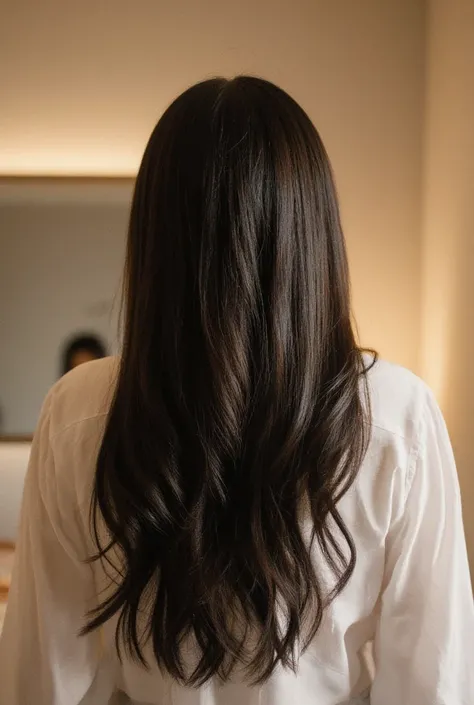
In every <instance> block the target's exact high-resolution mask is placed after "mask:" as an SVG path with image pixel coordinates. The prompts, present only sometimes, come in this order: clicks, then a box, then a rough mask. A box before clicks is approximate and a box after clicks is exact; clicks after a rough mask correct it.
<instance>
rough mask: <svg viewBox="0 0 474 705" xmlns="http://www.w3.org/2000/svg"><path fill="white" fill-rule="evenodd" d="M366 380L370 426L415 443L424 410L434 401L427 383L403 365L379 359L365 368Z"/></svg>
mask: <svg viewBox="0 0 474 705" xmlns="http://www.w3.org/2000/svg"><path fill="white" fill-rule="evenodd" d="M369 367H370V365H369ZM367 382H368V390H369V397H370V404H371V417H372V426H373V427H374V428H376V429H379V430H381V431H385V432H387V433H389V434H391V435H394V436H397V437H398V438H403V439H405V441H406V442H407V443H408V444H410V445H411V444H412V443H415V442H416V438H417V435H418V433H419V428H420V424H421V423H422V421H423V417H424V416H425V414H426V411H427V409H428V408H429V407H432V405H433V404H436V402H435V401H434V396H433V393H432V392H431V390H430V388H429V387H428V386H427V384H426V383H425V382H423V380H422V379H420V378H419V377H417V376H416V375H415V374H414V373H413V372H410V371H409V370H407V369H405V368H404V367H400V366H399V365H394V364H392V363H389V362H386V361H385V360H380V359H378V360H377V361H376V362H375V363H374V364H373V366H372V367H370V369H369V370H368V372H367Z"/></svg>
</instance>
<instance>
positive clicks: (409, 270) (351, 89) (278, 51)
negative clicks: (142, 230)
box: [0, 0, 425, 369]
mask: <svg viewBox="0 0 474 705" xmlns="http://www.w3.org/2000/svg"><path fill="white" fill-rule="evenodd" d="M424 56H425V51H424V2H423V0H383V2H381V0H358V1H357V2H356V1H355V0H334V2H328V0H285V1H283V0H240V1H239V2H223V1H222V0H201V1H200V2H195V1H194V0H177V1H176V2H163V1H159V0H140V2H131V1H130V0H114V1H113V2H112V1H110V2H105V0H104V1H101V2H99V1H97V0H82V1H81V2H74V3H73V2H63V0H43V1H42V2H37V3H33V2H31V0H16V2H15V3H13V2H12V3H10V4H9V5H8V9H6V10H4V12H3V13H2V26H1V28H0V72H1V75H0V86H1V89H0V90H1V105H2V109H1V118H0V119H1V129H0V173H2V172H3V173H10V174H11V173H28V174H31V173H68V174H70V173H73V174H79V173H87V174H93V173H96V174H97V173H100V174H132V173H134V172H135V170H136V168H137V165H138V162H139V159H140V156H141V153H142V150H143V147H144V143H145V140H146V139H147V137H148V134H149V132H150V130H151V128H152V126H153V125H154V123H155V121H156V119H157V118H158V117H159V115H160V113H161V112H162V111H163V109H164V107H165V106H166V104H167V103H168V102H169V101H170V100H171V99H172V98H173V97H174V96H175V95H176V93H177V92H179V91H181V90H182V89H183V88H185V87H186V86H187V85H188V84H190V83H192V82H194V81H196V80H198V79H201V78H203V77H205V76H209V75H213V74H219V73H220V74H225V75H231V74H234V73H236V72H251V73H257V74H261V75H264V76H266V77H268V78H270V79H272V80H274V81H276V82H278V83H280V84H281V85H282V86H283V87H284V88H286V89H288V90H289V91H291V92H292V93H293V94H294V95H295V97H296V98H297V99H298V100H299V101H300V102H301V103H302V104H303V106H304V107H305V108H306V109H307V110H308V112H309V113H310V115H311V117H312V118H313V120H314V121H315V123H316V125H317V126H318V128H319V129H320V131H321V133H322V136H323V138H324V140H325V142H326V144H327V146H328V149H329V152H330V154H331V156H332V159H333V163H334V167H335V171H336V176H337V180H338V183H339V187H340V193H341V199H342V206H343V216H344V222H345V227H346V232H347V237H348V242H349V249H350V256H351V261H352V268H353V281H354V302H355V310H356V315H357V318H358V321H359V326H360V330H361V335H362V340H363V342H364V343H367V344H371V345H373V346H375V347H377V348H378V349H379V350H380V352H381V353H382V354H383V355H385V356H386V357H389V358H391V359H393V360H395V361H397V362H400V363H402V364H405V365H408V366H410V367H412V368H414V369H417V366H418V351H419V328H420V310H419V305H418V302H419V295H420V287H419V269H420V237H419V233H420V215H421V211H420V196H421V138H422V119H423V114H422V113H423V81H424Z"/></svg>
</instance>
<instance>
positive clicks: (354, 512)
mask: <svg viewBox="0 0 474 705" xmlns="http://www.w3.org/2000/svg"><path fill="white" fill-rule="evenodd" d="M114 379H115V363H114V362H113V361H111V360H106V361H100V362H96V363H92V364H90V365H85V366H84V367H82V368H78V369H77V370H76V371H74V372H73V373H72V374H70V375H68V376H67V377H66V378H65V379H63V380H62V381H61V382H60V383H59V384H58V385H57V386H56V387H55V388H54V389H53V390H52V392H51V393H50V395H49V396H48V398H47V400H46V402H45V405H44V409H43V412H42V416H41V420H40V424H39V428H38V431H37V434H36V437H35V441H34V443H33V448H32V454H31V460H30V465H29V471H28V475H27V480H26V485H25V493H24V503H23V509H22V519H21V527H20V536H19V543H18V559H17V563H16V568H15V572H14V578H13V585H12V590H11V596H10V602H9V606H8V609H7V615H6V620H5V626H4V631H3V635H2V640H1V644H0V703H2V705H33V703H34V705H79V703H81V704H82V705H102V704H104V705H105V703H108V702H109V698H110V702H117V703H118V702H137V703H145V704H147V705H148V704H152V705H292V704H293V703H294V705H316V704H317V705H340V704H341V703H345V702H350V701H351V699H353V702H357V699H358V698H360V697H364V700H362V702H369V698H370V703H371V704H372V705H473V704H474V607H473V597H472V588H471V583H470V578H469V569H468V563H467V556H466V546H465V539H464V533H463V525H462V518H461V504H460V496H459V487H458V481H457V476H456V470H455V464H454V459H453V455H452V451H451V447H450V443H449V439H448V435H447V432H446V428H445V425H444V422H443V419H442V416H441V414H440V412H439V410H438V407H437V405H436V403H435V401H434V400H433V397H432V395H431V393H430V392H429V391H428V390H427V389H426V387H425V386H424V385H423V383H422V382H420V381H419V380H418V379H417V378H416V377H414V376H413V375H412V374H410V373H409V372H407V371H405V370H402V369H399V368H397V367H393V366H390V365H388V364H386V363H377V365H376V366H375V368H374V369H373V370H372V371H371V372H370V387H371V397H372V416H373V424H372V439H371V443H370V447H369V451H368V453H367V457H366V460H365V462H364V464H363V466H362V467H361V469H360V472H359V475H358V477H357V480H356V482H355V483H354V485H353V487H352V488H351V490H350V491H349V493H348V494H347V495H346V496H345V498H344V499H343V500H342V501H341V505H340V511H341V513H342V515H343V517H344V520H345V522H346V524H347V525H348V527H349V528H350V530H351V533H352V536H353V538H354V541H355V544H356V547H357V556H358V558H357V565H356V569H355V572H354V575H353V577H352V579H351V581H350V583H349V585H348V586H347V588H346V589H345V590H344V592H343V593H342V594H341V595H340V596H339V597H338V598H337V599H336V601H335V602H334V603H333V605H332V606H331V608H330V610H329V611H328V613H327V615H326V618H325V620H324V623H323V625H322V628H321V630H320V631H319V632H318V634H317V635H316V638H315V639H314V642H313V643H312V645H311V646H310V648H309V649H308V650H307V652H306V653H305V654H304V656H302V657H301V659H300V663H299V669H298V672H297V674H296V675H294V674H293V673H290V672H286V671H283V670H280V671H278V672H276V673H275V674H274V676H273V677H272V679H271V680H270V681H269V682H267V683H266V684H265V685H263V686H262V687H259V688H250V687H247V686H246V685H245V684H244V683H243V682H240V681H239V679H238V678H236V679H235V682H233V683H231V684H227V685H225V686H224V687H222V686H220V685H219V684H218V683H216V682H210V683H208V684H207V685H206V686H205V687H203V688H201V689H200V690H191V689H185V688H183V687H180V686H179V685H177V684H176V683H173V682H171V681H170V679H169V678H168V677H167V676H166V675H162V674H160V672H159V671H158V669H157V668H151V669H150V670H149V671H145V670H143V669H142V668H141V667H140V666H138V665H137V664H135V663H133V662H131V661H128V660H126V659H125V660H124V661H123V663H122V664H120V662H119V661H118V659H117V656H116V653H115V648H114V627H115V625H114V624H113V623H111V624H108V625H107V626H106V628H105V629H104V630H103V632H102V633H101V634H98V633H94V634H92V635H91V636H88V637H81V638H80V637H78V636H76V634H77V632H78V630H79V629H80V627H81V625H82V624H83V618H84V614H85V612H86V611H87V610H88V609H89V608H90V607H91V606H92V605H93V604H94V600H95V599H96V594H97V589H98V586H99V585H100V584H101V582H102V580H103V577H104V576H103V575H101V574H99V571H100V567H99V566H98V565H97V564H94V567H91V566H90V565H88V564H85V563H84V562H83V559H84V558H85V557H86V556H87V555H90V553H91V552H92V551H93V543H92V541H91V538H90V531H89V523H88V522H89V504H90V492H91V486H92V482H93V476H94V468H95V462H96V457H97V452H98V449H99V447H100V442H101V437H102V433H103V429H104V424H105V420H106V414H107V409H108V407H109V400H110V395H111V392H112V390H113V386H114ZM316 559H317V557H316V556H315V560H316ZM371 639H373V640H374V652H375V660H376V675H375V679H374V682H373V684H372V686H371V693H370V696H369V695H368V692H369V691H368V689H369V688H370V685H371V684H370V679H369V676H368V675H367V672H366V671H365V669H364V668H363V664H362V657H361V654H362V653H363V650H364V646H365V644H366V643H367V642H368V641H369V640H371ZM120 693H122V695H120ZM364 693H365V696H364ZM124 694H125V695H124ZM127 696H128V697H127Z"/></svg>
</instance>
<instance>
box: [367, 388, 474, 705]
mask: <svg viewBox="0 0 474 705" xmlns="http://www.w3.org/2000/svg"><path fill="white" fill-rule="evenodd" d="M421 426H422V428H421V431H420V438H419V444H418V447H417V448H416V452H415V453H414V456H413V466H412V468H411V476H409V477H410V481H411V484H410V487H409V489H408V495H407V501H406V504H405V509H404V512H403V514H402V516H400V517H398V518H397V519H396V520H395V521H394V523H393V526H392V529H391V531H390V535H389V536H388V541H387V554H386V575H385V580H384V591H383V594H382V598H381V618H380V622H379V627H378V631H377V634H376V640H375V660H376V676H375V681H374V683H373V688H372V695H371V703H372V705H473V703H474V603H473V596H472V587H471V581H470V576H469V566H468V560H467V550H466V542H465V536H464V529H463V522H462V512H461V499H460V492H459V484H458V479H457V473H456V467H455V462H454V458H453V453H452V449H451V444H450V441H449V437H448V433H447V430H446V426H445V423H444V420H443V418H442V416H441V412H440V411H439V408H438V406H437V405H436V402H435V401H434V399H433V398H432V397H431V395H430V396H429V398H428V401H427V403H426V410H425V416H424V418H423V421H422V424H421Z"/></svg>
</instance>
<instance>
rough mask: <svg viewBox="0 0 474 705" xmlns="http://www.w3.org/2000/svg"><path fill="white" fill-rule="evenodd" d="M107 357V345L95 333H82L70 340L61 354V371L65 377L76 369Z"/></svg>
mask: <svg viewBox="0 0 474 705" xmlns="http://www.w3.org/2000/svg"><path fill="white" fill-rule="evenodd" d="M106 356H107V348H106V345H105V343H103V342H102V340H101V339H100V338H99V337H98V336H97V335H95V334H93V333H82V334H81V335H75V336H74V337H73V338H71V339H69V340H68V341H67V342H66V344H65V345H64V348H63V351H62V354H61V371H62V374H63V375H65V374H67V373H68V372H70V371H71V370H73V369H74V368H75V367H78V366H79V365H82V364H84V363H85V362H92V361H93V360H100V359H101V358H103V357H106Z"/></svg>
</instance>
